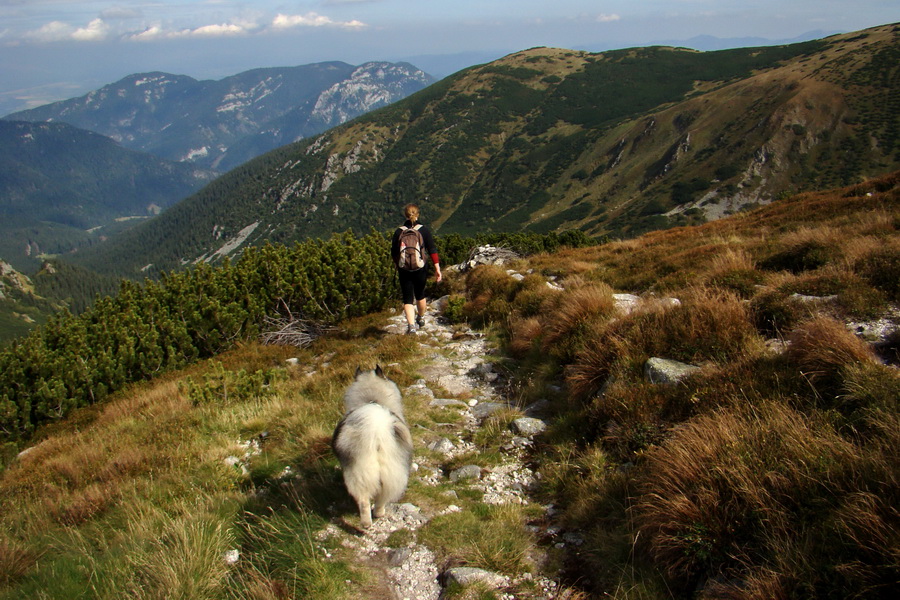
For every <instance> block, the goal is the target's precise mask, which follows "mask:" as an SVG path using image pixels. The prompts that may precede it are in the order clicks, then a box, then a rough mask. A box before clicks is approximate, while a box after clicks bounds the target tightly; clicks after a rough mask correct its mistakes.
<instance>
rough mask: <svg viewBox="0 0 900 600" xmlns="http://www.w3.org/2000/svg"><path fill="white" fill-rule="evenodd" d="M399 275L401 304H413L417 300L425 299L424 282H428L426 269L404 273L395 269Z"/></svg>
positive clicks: (402, 270)
mask: <svg viewBox="0 0 900 600" xmlns="http://www.w3.org/2000/svg"><path fill="white" fill-rule="evenodd" d="M397 273H398V274H399V275H400V292H401V293H402V294H403V304H415V303H416V301H417V300H422V299H423V298H425V282H426V281H427V280H428V268H427V267H423V268H421V269H419V270H418V271H406V270H404V269H397Z"/></svg>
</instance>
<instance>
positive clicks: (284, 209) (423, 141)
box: [78, 25, 900, 276]
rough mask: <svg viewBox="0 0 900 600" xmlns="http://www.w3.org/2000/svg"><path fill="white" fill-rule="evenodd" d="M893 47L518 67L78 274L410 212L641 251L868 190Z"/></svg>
mask: <svg viewBox="0 0 900 600" xmlns="http://www.w3.org/2000/svg"><path fill="white" fill-rule="evenodd" d="M898 31H900V28H898V27H897V26H894V25H886V26H882V27H877V28H872V29H869V30H866V31H862V32H856V33H852V34H846V35H840V36H833V37H830V38H828V39H827V40H815V41H809V42H803V43H798V44H791V45H786V46H773V47H765V48H743V49H734V50H723V51H716V52H697V51H693V50H686V49H675V48H665V47H653V48H634V49H627V50H616V51H610V52H603V53H587V52H578V51H572V50H564V49H551V48H533V49H530V50H526V51H522V52H517V53H515V54H512V55H509V56H507V57H504V58H502V59H500V60H497V61H494V62H492V63H490V64H487V65H483V66H479V67H472V68H469V69H466V70H464V71H461V72H459V73H457V74H456V75H453V76H451V77H448V78H446V79H444V80H441V81H440V82H438V83H436V84H433V85H431V86H429V87H428V88H426V89H424V90H422V91H420V92H418V93H416V94H414V95H412V96H410V97H409V98H406V99H405V100H402V101H399V102H397V103H395V104H393V105H391V106H390V107H387V108H384V109H381V110H378V111H374V112H372V113H369V114H367V115H365V116H362V117H359V118H357V119H355V120H353V121H352V122H349V123H347V124H345V125H342V126H339V127H336V128H333V129H331V130H329V131H328V132H326V133H324V134H322V135H320V136H317V137H315V138H312V139H308V140H304V141H302V142H299V143H296V144H292V145H289V146H285V147H282V148H280V149H278V150H276V151H274V152H272V153H270V154H267V155H265V156H262V157H260V158H258V159H255V160H254V161H251V162H249V163H247V164H245V165H243V166H242V167H241V168H240V169H236V170H234V171H232V172H230V173H228V174H227V175H225V176H223V177H221V178H219V179H218V180H216V181H215V182H213V183H212V184H211V185H209V186H208V187H206V188H205V189H204V190H202V191H201V192H199V193H198V194H196V195H194V196H192V197H191V198H188V199H187V200H185V201H184V202H181V203H179V204H178V205H177V206H175V207H173V208H172V209H170V210H168V211H166V213H164V214H163V215H161V216H160V217H159V218H157V219H153V220H152V221H150V222H147V223H145V224H143V225H141V226H139V227H136V228H134V229H133V230H131V231H129V232H128V233H127V234H126V235H123V236H121V237H119V238H118V239H117V240H114V241H111V242H109V243H108V244H105V245H104V247H96V248H92V249H91V250H90V251H89V252H86V253H80V254H79V257H78V259H79V261H80V262H81V264H83V265H84V266H88V267H90V268H93V269H114V270H116V272H118V273H120V274H130V275H132V276H133V275H136V274H138V273H150V274H152V273H156V272H159V271H161V270H172V269H178V268H182V267H183V266H185V265H190V264H193V263H195V262H197V261H203V260H206V261H216V260H219V259H220V258H221V257H223V256H226V255H233V254H234V253H236V252H239V251H240V248H241V247H242V246H244V245H248V244H259V243H262V242H263V241H265V240H271V241H286V242H289V241H291V240H294V239H300V238H304V237H320V236H327V235H328V234H329V233H331V232H335V231H344V230H347V229H352V230H355V231H358V232H367V231H369V229H370V228H372V227H374V228H376V229H389V228H391V227H392V226H394V225H396V224H397V222H398V221H399V220H400V218H401V217H400V214H399V210H400V207H401V206H402V205H403V204H404V203H405V202H409V201H418V202H420V203H421V204H422V208H423V214H424V215H425V218H426V219H427V221H428V222H429V223H430V224H431V225H432V226H433V227H434V228H435V229H436V230H437V232H438V233H439V234H446V233H454V232H458V233H462V234H472V233H477V232H480V231H519V230H530V231H536V232H547V231H554V230H563V229H572V228H578V229H581V230H583V231H585V232H587V233H589V234H593V235H609V236H616V237H631V236H636V235H639V234H640V233H642V232H645V231H648V230H652V229H661V228H666V227H672V226H676V225H685V224H695V223H701V222H703V221H705V220H708V219H715V218H719V217H721V216H724V215H727V214H731V213H733V212H735V211H739V210H743V209H745V208H747V207H749V206H755V205H759V204H765V203H769V202H772V201H774V200H776V199H777V198H779V197H781V196H784V195H790V194H792V193H794V192H798V191H803V190H812V189H822V188H830V187H837V186H841V185H846V184H851V183H855V182H858V181H861V180H864V179H866V178H868V177H872V176H875V175H879V174H883V173H886V172H889V171H892V170H894V169H896V168H898V165H900V131H898V128H897V115H898V114H900V97H898V95H897V94H896V90H897V89H900V68H898V66H897V65H898V64H900V43H898ZM142 269H143V270H142Z"/></svg>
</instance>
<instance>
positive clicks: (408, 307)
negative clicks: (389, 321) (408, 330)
mask: <svg viewBox="0 0 900 600" xmlns="http://www.w3.org/2000/svg"><path fill="white" fill-rule="evenodd" d="M422 302H424V300H423V301H422ZM403 312H404V313H405V314H406V322H407V323H408V324H409V325H413V324H414V323H415V322H416V305H415V304H404V305H403Z"/></svg>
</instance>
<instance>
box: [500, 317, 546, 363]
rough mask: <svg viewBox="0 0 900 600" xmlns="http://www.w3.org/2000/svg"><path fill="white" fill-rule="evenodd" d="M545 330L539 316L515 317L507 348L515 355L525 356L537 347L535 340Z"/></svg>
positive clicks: (511, 325)
mask: <svg viewBox="0 0 900 600" xmlns="http://www.w3.org/2000/svg"><path fill="white" fill-rule="evenodd" d="M543 331H544V327H543V324H542V323H541V320H540V319H539V318H537V317H528V318H524V319H521V318H520V319H514V320H512V321H511V322H510V331H509V343H508V344H507V349H508V350H509V353H510V354H512V355H513V356H515V357H518V358H523V357H525V356H526V355H527V354H528V353H529V352H531V351H532V349H534V347H535V342H536V340H537V339H538V338H540V336H541V334H542V333H543Z"/></svg>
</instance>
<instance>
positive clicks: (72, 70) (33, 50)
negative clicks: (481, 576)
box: [0, 0, 900, 115]
mask: <svg viewBox="0 0 900 600" xmlns="http://www.w3.org/2000/svg"><path fill="white" fill-rule="evenodd" d="M897 21H900V1H898V0H853V1H848V0H667V1H663V0H610V1H588V0H297V1H291V0H256V1H244V2H242V1H238V0H117V1H112V2H104V1H99V0H96V1H88V2H84V1H75V0H0V115H2V114H6V113H7V112H10V111H11V110H13V109H16V110H18V109H21V108H25V107H27V106H29V105H36V104H40V103H44V102H48V101H53V100H58V99H62V98H68V97H72V96H76V95H80V94H83V93H85V92H87V91H89V90H91V89H96V88H98V87H101V86H103V85H105V84H107V83H112V82H114V81H117V80H118V79H120V78H122V77H124V76H126V75H129V74H132V73H138V72H145V71H167V72H170V73H178V74H184V75H190V76H192V77H195V78H197V79H219V78H222V77H225V76H228V75H233V74H235V73H239V72H241V71H244V70H247V69H251V68H255V67H270V66H290V65H299V64H307V63H312V62H319V61H326V60H341V61H345V62H348V63H351V64H361V63H363V62H366V61H369V60H411V61H412V62H413V63H414V64H416V63H417V61H418V63H421V64H417V66H420V67H421V68H424V69H425V70H427V71H435V72H436V73H435V74H437V75H439V76H443V75H447V74H448V72H452V70H455V69H457V68H462V67H463V66H467V64H471V63H473V62H484V61H486V60H491V59H493V58H497V57H499V56H502V55H504V54H507V53H509V52H514V51H516V50H521V49H524V48H530V47H533V46H556V47H565V48H576V49H589V50H604V49H610V48H621V47H627V46H636V45H646V44H652V43H658V42H672V41H686V40H690V39H691V38H694V37H696V36H715V37H718V38H726V39H735V40H736V42H735V43H737V45H744V44H740V43H739V40H743V39H747V38H760V39H763V40H772V41H780V40H790V39H794V38H797V37H798V36H802V35H804V34H807V33H808V32H811V31H812V32H826V33H832V32H838V31H840V32H846V31H855V30H858V29H864V28H866V27H872V26H875V25H883V24H886V23H893V22H897ZM440 55H449V56H450V57H451V58H448V59H438V58H437V57H438V56H440ZM441 71H448V72H441Z"/></svg>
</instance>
